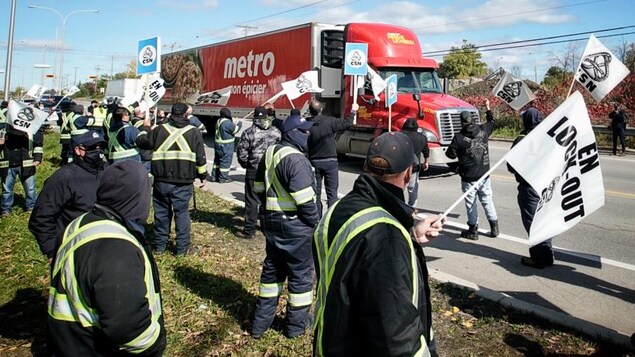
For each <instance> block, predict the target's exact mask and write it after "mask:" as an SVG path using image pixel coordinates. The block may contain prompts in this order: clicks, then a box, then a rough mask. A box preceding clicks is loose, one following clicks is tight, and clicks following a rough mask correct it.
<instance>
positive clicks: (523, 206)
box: [518, 184, 553, 265]
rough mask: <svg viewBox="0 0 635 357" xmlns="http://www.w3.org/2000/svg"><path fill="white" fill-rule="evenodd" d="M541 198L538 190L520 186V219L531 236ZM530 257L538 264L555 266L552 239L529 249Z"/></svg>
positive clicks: (523, 185)
mask: <svg viewBox="0 0 635 357" xmlns="http://www.w3.org/2000/svg"><path fill="white" fill-rule="evenodd" d="M538 201H540V196H538V193H537V192H536V190H534V189H533V188H531V186H529V185H527V184H519V185H518V206H519V207H520V218H521V219H522V221H523V227H525V231H527V234H529V228H530V227H531V222H533V220H534V214H535V213H536V207H538ZM529 256H530V257H531V259H532V260H533V261H534V262H536V263H538V264H547V265H551V264H553V251H552V250H551V239H548V240H546V241H544V242H542V243H538V244H536V245H535V246H533V247H531V248H529Z"/></svg>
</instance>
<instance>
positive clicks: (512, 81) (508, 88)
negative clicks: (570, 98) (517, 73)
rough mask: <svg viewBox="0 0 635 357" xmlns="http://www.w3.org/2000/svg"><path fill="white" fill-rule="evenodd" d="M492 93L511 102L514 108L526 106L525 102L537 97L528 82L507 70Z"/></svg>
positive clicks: (510, 104) (508, 102)
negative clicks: (515, 76)
mask: <svg viewBox="0 0 635 357" xmlns="http://www.w3.org/2000/svg"><path fill="white" fill-rule="evenodd" d="M492 94H494V95H495V96H497V97H499V98H500V99H502V100H503V101H504V102H505V103H507V104H509V106H510V107H512V108H514V110H519V109H520V108H522V107H523V106H525V104H527V103H529V102H531V101H532V100H534V99H536V96H535V95H534V93H533V92H532V91H531V90H530V89H529V87H528V86H527V83H525V82H523V81H521V80H520V79H517V78H514V77H513V76H512V75H511V74H509V72H505V75H503V77H502V78H501V79H500V81H498V83H497V84H496V86H494V89H493V90H492Z"/></svg>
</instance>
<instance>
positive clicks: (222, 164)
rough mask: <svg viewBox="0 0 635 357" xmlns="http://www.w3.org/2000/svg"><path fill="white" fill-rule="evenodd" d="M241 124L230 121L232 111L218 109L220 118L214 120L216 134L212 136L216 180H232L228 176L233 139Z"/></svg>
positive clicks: (225, 181) (232, 152) (232, 153)
mask: <svg viewBox="0 0 635 357" xmlns="http://www.w3.org/2000/svg"><path fill="white" fill-rule="evenodd" d="M242 125H243V123H242V122H238V124H237V125H235V124H234V122H232V113H231V111H230V110H229V109H227V108H223V109H221V110H220V118H218V121H217V122H216V135H215V136H214V169H213V173H214V177H213V179H214V181H216V182H219V183H227V182H232V180H231V179H230V178H229V169H230V168H231V165H232V157H233V155H234V140H235V135H236V133H237V132H238V131H239V130H240V128H241V127H242Z"/></svg>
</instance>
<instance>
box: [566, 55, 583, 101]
mask: <svg viewBox="0 0 635 357" xmlns="http://www.w3.org/2000/svg"><path fill="white" fill-rule="evenodd" d="M582 55H584V54H582ZM581 65H582V61H580V63H578V66H577V67H576V69H575V72H573V79H572V80H571V86H569V91H568V92H567V97H566V98H565V100H566V99H569V96H570V95H571V90H573V85H574V84H575V74H576V73H578V71H579V70H580V66H581Z"/></svg>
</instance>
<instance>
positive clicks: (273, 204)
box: [251, 115, 320, 338]
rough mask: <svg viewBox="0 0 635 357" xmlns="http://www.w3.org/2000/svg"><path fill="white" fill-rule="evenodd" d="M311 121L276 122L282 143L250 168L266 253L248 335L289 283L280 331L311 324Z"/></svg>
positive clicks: (267, 319) (293, 332)
mask: <svg viewBox="0 0 635 357" xmlns="http://www.w3.org/2000/svg"><path fill="white" fill-rule="evenodd" d="M312 125H313V123H312V122H310V121H307V120H305V119H304V118H302V117H301V116H300V115H290V116H289V117H288V118H287V119H285V121H284V122H283V124H282V130H281V131H282V141H281V142H280V143H279V144H276V145H271V146H269V147H268V148H267V150H266V151H265V155H264V157H263V158H262V160H260V163H259V164H258V168H257V169H256V179H255V181H254V191H256V193H258V194H259V196H260V202H262V203H263V205H264V206H265V214H264V222H263V232H264V234H265V237H266V252H267V256H266V257H265V261H264V263H263V265H262V273H261V275H260V291H259V294H258V301H257V302H256V310H255V312H254V322H253V326H252V330H251V335H252V337H254V338H260V337H261V336H262V334H263V333H264V332H265V331H266V330H267V329H269V327H270V326H271V323H272V322H273V319H274V317H275V315H276V309H277V306H278V297H279V296H280V293H281V291H282V286H283V285H284V282H285V280H287V279H288V282H289V300H288V304H287V317H286V331H285V335H286V336H287V337H289V338H293V337H297V336H300V335H302V334H303V333H304V332H305V331H306V330H307V329H310V328H311V326H312V325H313V318H312V317H311V315H310V313H309V310H310V308H311V302H312V298H313V294H312V288H313V262H312V259H311V236H312V234H313V230H314V228H315V226H316V224H317V222H318V221H319V219H320V216H319V214H318V209H317V205H316V203H315V175H313V170H312V169H311V163H310V162H309V160H308V159H307V158H306V156H305V153H306V152H307V150H308V148H307V145H308V143H307V141H308V139H309V128H310V127H311V126H312Z"/></svg>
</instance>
